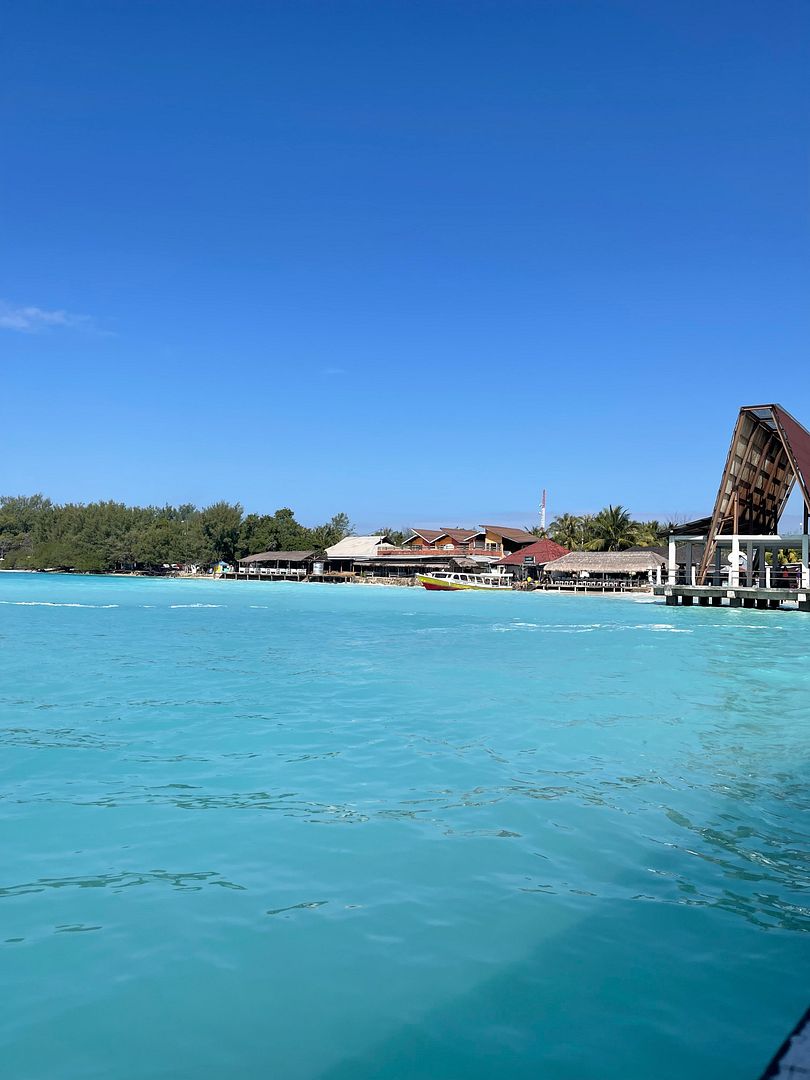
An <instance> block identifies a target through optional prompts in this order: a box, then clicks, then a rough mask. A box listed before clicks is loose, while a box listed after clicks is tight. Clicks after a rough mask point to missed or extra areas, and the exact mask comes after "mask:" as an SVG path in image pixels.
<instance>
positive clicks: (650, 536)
mask: <svg viewBox="0 0 810 1080" xmlns="http://www.w3.org/2000/svg"><path fill="white" fill-rule="evenodd" d="M633 524H634V527H635V534H636V541H635V542H636V543H637V544H641V545H642V547H655V546H656V545H657V544H660V543H662V542H663V541H664V540H666V538H667V537H668V535H669V531H670V530H669V526H667V525H662V524H661V522H660V521H655V520H653V521H636V522H634V523H633Z"/></svg>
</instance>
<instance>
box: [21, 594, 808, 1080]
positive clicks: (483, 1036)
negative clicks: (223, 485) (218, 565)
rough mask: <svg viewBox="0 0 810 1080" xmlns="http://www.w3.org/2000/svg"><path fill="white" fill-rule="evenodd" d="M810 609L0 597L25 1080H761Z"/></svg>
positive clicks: (794, 930)
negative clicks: (229, 1079) (226, 1079)
mask: <svg viewBox="0 0 810 1080" xmlns="http://www.w3.org/2000/svg"><path fill="white" fill-rule="evenodd" d="M809 646H810V617H808V616H805V615H802V614H801V613H798V612H793V613H774V612H759V611H746V610H739V611H730V610H723V611H717V610H713V609H697V608H690V609H681V608H666V607H662V606H660V605H659V604H656V603H651V602H649V601H645V602H640V601H639V600H638V599H637V598H636V599H633V598H618V599H614V598H606V599H602V598H591V597H569V596H562V597H560V596H554V595H548V596H543V595H537V594H522V593H514V594H512V593H510V594H505V595H499V594H494V595H493V594H482V593H461V594H443V593H428V592H425V591H423V590H419V589H384V588H366V587H360V586H314V585H296V584H267V583H256V584H254V583H251V584H247V583H241V582H213V581H212V582H206V581H201V582H193V581H176V582H172V581H162V580H143V579H123V580H121V579H112V578H90V577H62V576H43V575H26V574H0V741H1V742H2V747H1V748H0V755H1V756H0V777H1V779H0V1001H2V1009H0V1062H2V1065H1V1066H0V1069H1V1070H2V1075H3V1076H6V1077H9V1078H10V1080H11V1078H13V1080H74V1078H75V1080H80V1078H81V1080H88V1078H96V1077H98V1078H104V1080H152V1078H162V1080H163V1078H165V1080H192V1078H193V1080H206V1078H209V1077H210V1078H213V1077H217V1078H222V1077H239V1078H240V1080H253V1078H262V1080H311V1078H315V1077H318V1078H323V1080H372V1078H375V1080H380V1078H385V1080H406V1078H407V1080H415V1078H420V1080H421V1078H433V1080H456V1078H457V1080H479V1078H482V1080H483V1078H496V1077H497V1078H502V1077H508V1078H523V1077H526V1078H529V1077H531V1078H532V1080H542V1078H575V1080H591V1078H593V1080H597V1078H598V1080H619V1078H621V1080H669V1078H672V1080H675V1078H677V1080H684V1078H685V1077H687V1078H689V1080H702V1078H707V1080H708V1078H709V1077H711V1078H712V1080H718V1078H728V1080H732V1078H733V1080H749V1078H750V1080H754V1078H755V1077H757V1076H758V1075H759V1073H760V1071H761V1070H762V1068H763V1067H764V1065H765V1063H766V1062H767V1060H768V1059H769V1058H770V1056H771V1055H772V1053H773V1052H774V1051H775V1050H776V1048H777V1046H778V1044H779V1043H780V1042H781V1040H782V1039H783V1037H784V1036H785V1035H786V1034H787V1032H788V1030H789V1029H790V1028H791V1027H792V1026H793V1024H794V1023H795V1022H796V1020H797V1019H798V1017H799V1016H800V1014H801V1013H802V1012H803V1011H804V1009H805V1007H806V1006H807V1005H808V1003H809V1002H810V935H809V934H808V931H809V930H810V910H809V908H810V893H809V892H808V889H809V887H810V877H809V876H808V866H809V864H808V822H809V821H810V814H809V813H808V810H810V757H808V739H809V737H810V664H808V651H810V650H809Z"/></svg>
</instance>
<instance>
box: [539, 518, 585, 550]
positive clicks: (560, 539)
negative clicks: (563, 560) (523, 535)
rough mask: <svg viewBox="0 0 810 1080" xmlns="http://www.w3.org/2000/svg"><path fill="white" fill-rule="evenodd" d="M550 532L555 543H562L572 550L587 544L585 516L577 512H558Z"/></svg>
mask: <svg viewBox="0 0 810 1080" xmlns="http://www.w3.org/2000/svg"><path fill="white" fill-rule="evenodd" d="M548 532H549V536H550V537H551V539H552V540H553V541H554V543H555V544H562V546H563V547H567V548H569V549H570V550H571V551H576V550H579V549H581V548H582V547H584V545H585V541H586V536H585V525H584V518H582V517H579V516H578V515H576V514H558V515H557V517H556V518H555V519H554V520H553V521H552V523H551V525H550V526H549V529H548Z"/></svg>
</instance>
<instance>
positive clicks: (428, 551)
mask: <svg viewBox="0 0 810 1080" xmlns="http://www.w3.org/2000/svg"><path fill="white" fill-rule="evenodd" d="M503 554H504V550H503V548H502V547H500V546H496V547H489V548H486V547H475V546H473V545H472V544H457V545H456V546H455V547H398V548H390V547H389V548H380V549H379V550H378V551H377V553H376V555H375V556H374V557H375V558H378V557H381V558H382V557H386V556H392V555H396V556H399V557H400V558H401V557H402V556H404V555H440V556H444V557H445V558H453V557H454V556H456V555H494V556H496V557H497V558H502V557H503Z"/></svg>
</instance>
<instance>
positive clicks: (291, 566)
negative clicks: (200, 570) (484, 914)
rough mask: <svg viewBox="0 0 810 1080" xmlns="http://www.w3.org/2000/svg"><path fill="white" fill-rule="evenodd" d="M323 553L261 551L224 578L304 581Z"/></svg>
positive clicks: (245, 559) (249, 556)
mask: <svg viewBox="0 0 810 1080" xmlns="http://www.w3.org/2000/svg"><path fill="white" fill-rule="evenodd" d="M319 557H320V561H321V562H323V553H322V552H318V551H260V552H259V553H258V554H257V555H248V556H246V558H244V559H240V560H239V567H238V569H237V571H236V573H233V572H230V573H226V574H224V575H223V576H224V577H233V578H238V579H239V580H250V581H273V580H275V581H303V580H304V579H305V578H306V577H308V576H309V575H310V574H311V573H312V571H313V567H314V565H315V563H316V561H318V558H319Z"/></svg>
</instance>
